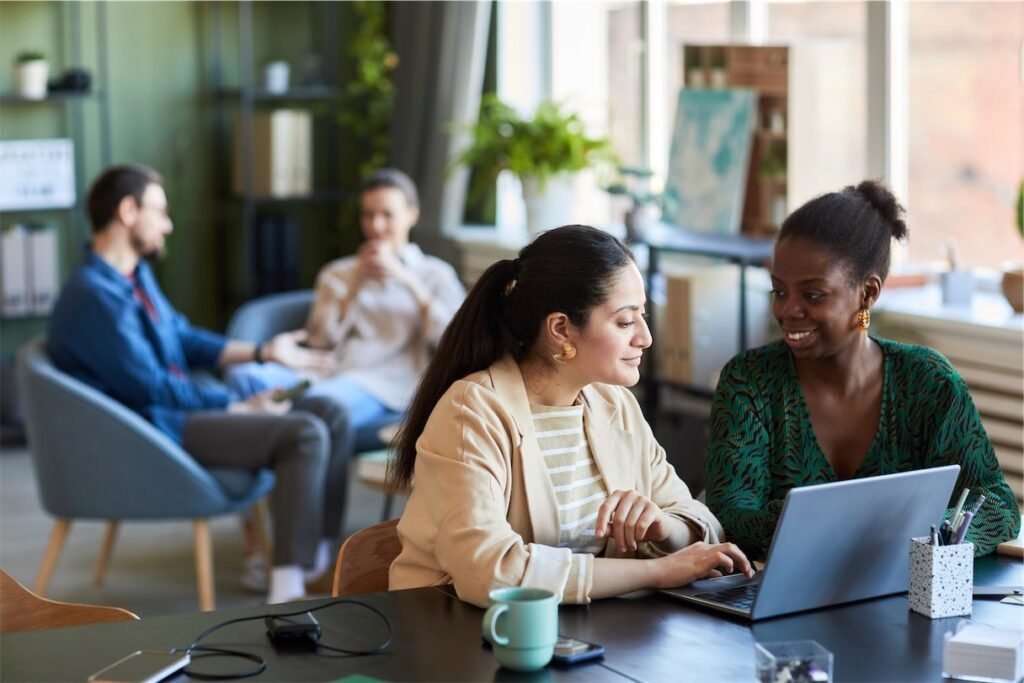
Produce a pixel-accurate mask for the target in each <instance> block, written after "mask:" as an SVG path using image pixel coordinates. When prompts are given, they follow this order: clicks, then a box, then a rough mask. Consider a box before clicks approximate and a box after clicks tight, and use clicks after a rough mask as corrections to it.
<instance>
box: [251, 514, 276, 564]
mask: <svg viewBox="0 0 1024 683" xmlns="http://www.w3.org/2000/svg"><path fill="white" fill-rule="evenodd" d="M252 520H253V526H255V532H256V539H257V540H258V541H259V544H260V550H262V551H263V557H265V558H267V566H268V567H269V566H271V565H272V564H273V560H274V554H273V546H272V545H271V543H270V531H269V529H268V523H269V520H270V509H269V507H268V505H267V499H266V498H265V497H264V498H260V499H259V500H258V501H256V504H255V505H253V506H252Z"/></svg>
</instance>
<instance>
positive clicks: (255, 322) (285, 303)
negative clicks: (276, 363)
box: [227, 289, 313, 343]
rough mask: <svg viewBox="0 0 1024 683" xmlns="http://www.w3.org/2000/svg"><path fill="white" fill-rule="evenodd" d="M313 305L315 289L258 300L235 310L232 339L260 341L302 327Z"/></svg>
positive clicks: (231, 331)
mask: <svg viewBox="0 0 1024 683" xmlns="http://www.w3.org/2000/svg"><path fill="white" fill-rule="evenodd" d="M312 305H313V290H311V289H301V290H298V291H295V292H283V293H281V294H271V295H269V296H264V297H260V298H259V299H254V300H252V301H250V302H248V303H246V304H243V305H242V307H241V308H239V309H238V310H237V311H235V314H234V315H233V316H231V321H230V322H229V323H228V330H227V336H228V337H229V338H230V339H240V340H242V341H247V342H253V343H259V342H265V341H267V340H268V339H270V338H271V337H273V336H274V335H275V334H278V333H280V332H288V331H290V330H298V329H301V328H302V327H304V326H305V325H306V317H307V316H308V315H309V308H310V307H311V306H312Z"/></svg>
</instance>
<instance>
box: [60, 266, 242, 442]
mask: <svg viewBox="0 0 1024 683" xmlns="http://www.w3.org/2000/svg"><path fill="white" fill-rule="evenodd" d="M86 251H87V253H86V257H85V261H84V263H82V265H80V266H79V267H78V268H77V269H76V270H75V272H74V273H72V275H71V277H70V279H69V280H68V281H67V283H65V285H64V287H63V289H62V290H61V293H60V296H59V297H58V299H57V303H56V305H55V306H54V309H53V313H52V314H51V316H50V323H49V330H48V335H47V336H48V347H49V348H48V350H49V353H50V356H51V358H52V359H53V362H54V363H55V364H56V366H57V367H58V368H60V369H61V370H63V371H64V372H67V373H69V374H71V375H72V376H74V377H76V378H78V379H80V380H82V381H84V382H86V383H87V384H89V385H91V386H93V387H95V388H97V389H99V390H100V391H102V392H104V393H105V394H107V395H108V396H110V397H111V398H113V399H115V400H117V401H119V402H121V403H123V404H124V405H126V406H127V407H128V408H131V409H132V410H134V411H135V412H137V413H139V414H140V415H142V416H143V417H145V418H146V419H147V420H149V421H150V422H152V423H153V424H154V425H155V426H156V427H157V428H158V429H159V430H160V431H162V432H164V433H165V434H167V435H168V436H170V437H171V438H172V439H174V440H175V441H177V442H178V443H181V441H182V430H183V428H184V425H185V415H186V413H188V412H189V411H194V410H211V409H213V410H216V409H222V408H224V407H225V406H227V404H228V403H229V402H230V401H231V399H232V395H231V393H230V392H229V391H228V389H227V388H226V387H225V386H223V385H222V384H220V383H218V382H208V381H204V382H202V383H199V382H197V381H195V380H194V379H192V378H190V377H189V372H190V371H191V370H193V369H199V368H213V367H214V366H215V365H216V363H217V359H218V358H219V357H220V354H221V351H222V350H223V348H224V345H225V344H226V343H227V339H226V338H225V337H223V336H221V335H219V334H214V333H213V332H209V331H207V330H203V329H200V328H196V327H193V326H192V325H190V324H189V322H188V319H187V318H185V316H183V315H182V314H180V313H178V312H177V311H176V310H174V308H172V307H171V304H170V303H169V302H168V301H167V298H166V297H165V296H164V294H163V292H162V291H160V286H159V285H158V284H157V282H156V279H155V278H154V277H153V271H152V270H151V269H150V267H149V265H148V264H146V263H145V262H140V263H139V265H138V266H136V268H135V274H134V279H135V282H137V283H138V285H139V287H140V288H141V289H142V291H143V292H144V293H145V295H146V297H147V298H148V299H149V301H150V302H151V303H152V306H153V310H154V312H155V319H154V316H151V315H150V313H148V312H147V311H146V308H145V307H144V305H143V303H142V302H141V301H140V300H139V299H138V298H137V297H136V295H135V285H134V284H133V282H132V280H131V279H129V278H128V277H126V276H125V275H123V274H121V273H119V272H118V271H117V270H115V269H114V268H113V266H111V265H110V264H109V263H107V262H106V261H104V260H103V259H102V258H100V257H99V256H98V255H97V254H96V253H95V252H93V251H92V250H91V249H89V248H87V250H86Z"/></svg>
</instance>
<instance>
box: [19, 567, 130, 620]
mask: <svg viewBox="0 0 1024 683" xmlns="http://www.w3.org/2000/svg"><path fill="white" fill-rule="evenodd" d="M130 619H138V617H137V616H135V615H134V614H132V613H131V612H129V611H128V610H125V609H121V608H120V607H103V606H101V605H79V604H75V603H70V602H57V601H56V600H48V599H46V598H41V597H39V596H38V595H36V594H35V593H33V592H32V591H30V590H29V589H27V588H25V587H24V586H22V585H21V584H20V583H18V582H17V581H15V580H14V579H13V578H11V576H10V575H9V574H8V573H7V572H5V571H4V570H3V569H0V633H13V632H17V631H37V630H39V629H44V628H60V627H62V626H84V625H86V624H106V623H110V622H114V621H128V620H130Z"/></svg>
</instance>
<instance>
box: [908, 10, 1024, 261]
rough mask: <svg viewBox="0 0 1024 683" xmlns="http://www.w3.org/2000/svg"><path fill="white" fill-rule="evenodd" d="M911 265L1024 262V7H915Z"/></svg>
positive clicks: (911, 42) (912, 29)
mask: <svg viewBox="0 0 1024 683" xmlns="http://www.w3.org/2000/svg"><path fill="white" fill-rule="evenodd" d="M908 23H909V33H910V36H909V52H908V80H909V108H910V112H909V113H910V125H909V136H908V137H909V139H908V140H907V143H908V144H909V164H910V168H909V176H908V179H909V185H910V187H909V196H908V197H907V198H906V199H907V203H908V205H909V206H908V208H909V211H910V229H911V233H910V245H909V253H910V258H911V259H913V260H933V259H936V258H939V257H940V253H941V252H940V250H941V247H942V245H943V244H944V243H946V242H947V241H952V242H953V243H954V244H955V247H956V251H957V254H958V255H959V260H960V262H961V263H963V264H965V265H969V266H998V265H999V263H1000V261H1003V260H1007V259H1022V258H1024V243H1022V241H1021V239H1020V237H1019V236H1018V235H1017V234H1016V227H1015V224H1014V200H1015V198H1016V194H1017V188H1018V187H1019V186H1020V182H1021V178H1022V175H1024V171H1022V169H1024V159H1022V154H1024V139H1022V131H1021V128H1022V126H1024V110H1022V103H1024V86H1022V78H1024V73H1022V64H1021V60H1022V59H1024V54H1022V52H1021V50H1022V43H1024V5H1022V4H1021V3H1017V2H1009V3H1004V2H949V3H946V2H920V3H909V17H908Z"/></svg>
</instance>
